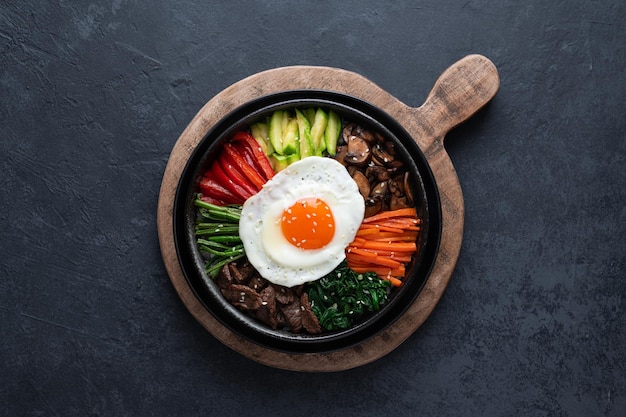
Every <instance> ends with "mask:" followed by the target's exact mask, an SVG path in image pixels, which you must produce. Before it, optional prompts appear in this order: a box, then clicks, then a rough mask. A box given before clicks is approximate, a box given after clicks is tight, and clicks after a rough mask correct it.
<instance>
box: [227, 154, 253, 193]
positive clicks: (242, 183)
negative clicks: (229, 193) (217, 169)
mask: <svg viewBox="0 0 626 417" xmlns="http://www.w3.org/2000/svg"><path fill="white" fill-rule="evenodd" d="M218 162H219V164H220V166H221V167H222V171H224V174H226V176H227V177H228V178H229V179H230V180H231V181H232V182H233V183H235V184H236V185H238V186H239V187H241V188H242V189H244V190H245V192H246V195H248V194H249V196H253V195H255V194H256V193H257V191H258V190H257V189H256V188H255V187H254V185H252V183H251V182H250V181H248V179H247V178H246V177H245V176H244V175H243V174H242V173H241V172H239V171H238V170H237V168H236V167H235V166H234V165H233V164H231V163H230V161H228V159H227V158H225V155H224V153H222V155H221V156H220V158H219V160H218ZM246 198H247V197H246Z"/></svg>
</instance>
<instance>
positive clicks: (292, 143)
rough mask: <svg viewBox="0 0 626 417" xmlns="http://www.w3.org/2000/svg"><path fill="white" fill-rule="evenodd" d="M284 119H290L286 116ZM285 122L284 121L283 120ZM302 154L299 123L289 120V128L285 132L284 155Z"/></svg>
mask: <svg viewBox="0 0 626 417" xmlns="http://www.w3.org/2000/svg"><path fill="white" fill-rule="evenodd" d="M283 117H288V116H286V113H285V116H283ZM283 120H284V119H283ZM299 153H300V144H299V134H298V122H297V121H296V119H288V121H287V126H286V127H285V129H284V130H283V154H284V155H294V154H299Z"/></svg>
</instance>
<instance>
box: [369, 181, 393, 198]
mask: <svg viewBox="0 0 626 417" xmlns="http://www.w3.org/2000/svg"><path fill="white" fill-rule="evenodd" d="M388 190H389V186H388V184H387V181H383V182H379V183H378V184H376V185H375V186H374V188H372V191H371V192H370V197H376V196H379V197H383V196H385V195H386V194H387V192H388Z"/></svg>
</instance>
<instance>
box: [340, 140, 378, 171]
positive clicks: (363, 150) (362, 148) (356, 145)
mask: <svg viewBox="0 0 626 417" xmlns="http://www.w3.org/2000/svg"><path fill="white" fill-rule="evenodd" d="M371 156H372V152H371V149H370V145H369V143H367V141H366V140H364V139H363V138H361V137H359V136H354V135H352V136H350V137H349V138H348V153H347V154H346V156H345V157H344V160H345V161H346V162H347V163H348V164H351V165H358V166H361V165H366V164H367V163H368V162H369V161H370V158H371Z"/></svg>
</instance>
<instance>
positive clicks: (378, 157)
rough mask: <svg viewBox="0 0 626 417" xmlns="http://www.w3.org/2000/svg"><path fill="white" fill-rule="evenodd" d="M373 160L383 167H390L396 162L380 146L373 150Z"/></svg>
mask: <svg viewBox="0 0 626 417" xmlns="http://www.w3.org/2000/svg"><path fill="white" fill-rule="evenodd" d="M372 159H373V160H374V162H375V163H377V164H378V165H383V166H388V165H390V164H391V163H392V162H393V161H394V160H395V159H394V157H393V156H391V155H389V153H387V151H385V150H384V149H383V148H381V147H380V145H376V146H374V147H373V148H372Z"/></svg>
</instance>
